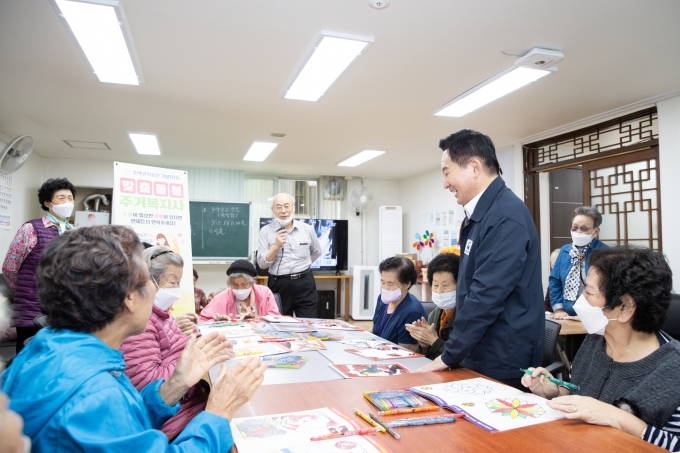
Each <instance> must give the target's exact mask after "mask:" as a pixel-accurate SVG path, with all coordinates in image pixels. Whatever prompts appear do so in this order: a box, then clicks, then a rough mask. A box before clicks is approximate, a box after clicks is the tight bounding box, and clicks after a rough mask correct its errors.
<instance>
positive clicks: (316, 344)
mask: <svg viewBox="0 0 680 453" xmlns="http://www.w3.org/2000/svg"><path fill="white" fill-rule="evenodd" d="M281 344H282V345H283V346H285V347H286V348H288V349H290V351H291V352H299V351H318V350H319V349H326V345H325V344H323V342H322V341H320V340H303V339H298V340H291V341H284V342H282V343H281Z"/></svg>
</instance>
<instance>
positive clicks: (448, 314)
mask: <svg viewBox="0 0 680 453" xmlns="http://www.w3.org/2000/svg"><path fill="white" fill-rule="evenodd" d="M459 265H460V258H459V257H458V256H457V255H454V254H453V253H442V254H440V255H437V256H436V257H435V258H434V259H433V260H432V261H430V264H429V265H428V266H427V281H428V282H430V286H432V302H434V304H435V305H436V306H437V307H436V308H435V309H434V310H432V312H431V313H430V315H429V316H428V317H427V319H425V318H420V319H419V320H417V321H414V322H413V323H412V324H406V330H408V331H409V333H410V334H411V336H412V337H413V338H415V339H416V340H418V352H419V353H421V354H425V355H426V356H427V358H428V359H430V360H434V359H436V358H437V357H439V356H440V355H442V353H443V352H444V345H445V344H446V341H447V340H448V339H449V335H451V332H453V321H454V319H456V282H457V279H458V266H459Z"/></svg>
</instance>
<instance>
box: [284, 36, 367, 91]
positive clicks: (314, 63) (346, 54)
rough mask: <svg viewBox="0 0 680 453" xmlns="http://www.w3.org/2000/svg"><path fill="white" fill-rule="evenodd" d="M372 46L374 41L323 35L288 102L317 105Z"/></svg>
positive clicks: (294, 83) (294, 84)
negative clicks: (305, 102)
mask: <svg viewBox="0 0 680 453" xmlns="http://www.w3.org/2000/svg"><path fill="white" fill-rule="evenodd" d="M371 44H373V38H367V37H358V36H350V35H342V34H337V33H330V32H325V31H324V32H321V37H320V38H318V39H317V42H316V43H315V45H314V50H313V51H312V54H311V56H310V57H309V58H308V59H307V63H305V65H304V67H303V68H302V70H301V71H300V72H299V73H298V75H297V77H296V78H295V81H294V82H293V83H292V85H291V86H290V88H289V89H288V90H287V91H286V94H285V95H284V97H285V98H286V99H298V100H301V101H318V100H319V98H320V97H321V96H323V94H324V93H325V92H326V90H327V89H328V88H329V87H330V86H331V85H332V84H333V82H335V80H336V79H337V78H338V77H340V75H341V74H342V73H343V72H345V70H346V69H347V68H348V67H349V66H350V65H351V64H352V62H353V61H354V60H356V58H357V57H358V56H359V55H361V53H362V52H364V51H365V50H366V49H367V48H368V47H369V46H370V45H371Z"/></svg>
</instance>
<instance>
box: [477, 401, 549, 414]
mask: <svg viewBox="0 0 680 453" xmlns="http://www.w3.org/2000/svg"><path fill="white" fill-rule="evenodd" d="M486 407H488V408H489V410H490V411H491V413H492V414H500V415H502V416H503V417H510V418H511V419H516V418H523V419H524V418H538V417H540V416H541V415H543V414H545V410H544V409H543V408H542V407H541V406H539V405H538V404H536V403H529V402H527V401H523V400H520V399H518V398H513V399H501V398H497V399H495V400H491V401H489V402H488V403H486Z"/></svg>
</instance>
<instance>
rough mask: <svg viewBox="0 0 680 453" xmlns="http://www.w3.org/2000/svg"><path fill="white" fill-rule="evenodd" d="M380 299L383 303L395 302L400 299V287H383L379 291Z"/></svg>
mask: <svg viewBox="0 0 680 453" xmlns="http://www.w3.org/2000/svg"><path fill="white" fill-rule="evenodd" d="M380 299H381V300H382V301H383V304H391V303H392V302H396V301H398V300H399V299H401V289H399V288H397V289H392V290H389V289H383V290H382V291H380Z"/></svg>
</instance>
